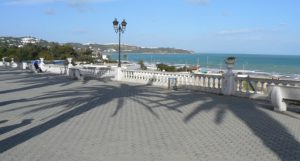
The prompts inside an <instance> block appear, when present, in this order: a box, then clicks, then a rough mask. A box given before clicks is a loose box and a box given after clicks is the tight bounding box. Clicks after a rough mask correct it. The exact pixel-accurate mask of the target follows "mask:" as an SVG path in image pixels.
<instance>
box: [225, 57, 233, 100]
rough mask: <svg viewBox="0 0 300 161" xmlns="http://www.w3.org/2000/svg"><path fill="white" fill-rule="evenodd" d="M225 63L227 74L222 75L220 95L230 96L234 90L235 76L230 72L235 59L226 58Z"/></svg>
mask: <svg viewBox="0 0 300 161" xmlns="http://www.w3.org/2000/svg"><path fill="white" fill-rule="evenodd" d="M225 63H226V65H227V72H226V73H225V74H224V78H223V81H222V93H223V94H224V95H232V94H234V92H235V89H236V82H235V75H234V73H233V72H232V69H233V67H234V64H235V58H234V57H228V58H227V59H226V60H225Z"/></svg>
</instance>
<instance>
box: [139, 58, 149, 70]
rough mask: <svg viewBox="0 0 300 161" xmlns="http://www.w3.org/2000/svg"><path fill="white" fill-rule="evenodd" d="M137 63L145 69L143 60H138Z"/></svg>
mask: <svg viewBox="0 0 300 161" xmlns="http://www.w3.org/2000/svg"><path fill="white" fill-rule="evenodd" d="M138 64H140V68H141V69H142V70H147V67H146V66H145V64H144V61H143V60H140V61H139V62H138Z"/></svg>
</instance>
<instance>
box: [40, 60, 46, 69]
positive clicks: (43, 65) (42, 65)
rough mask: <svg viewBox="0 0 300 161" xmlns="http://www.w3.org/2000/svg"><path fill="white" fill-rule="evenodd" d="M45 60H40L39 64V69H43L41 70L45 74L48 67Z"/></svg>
mask: <svg viewBox="0 0 300 161" xmlns="http://www.w3.org/2000/svg"><path fill="white" fill-rule="evenodd" d="M44 60H45V59H44V58H40V61H41V62H40V64H39V67H40V68H41V70H42V71H43V72H44V71H45V70H46V67H45V63H44Z"/></svg>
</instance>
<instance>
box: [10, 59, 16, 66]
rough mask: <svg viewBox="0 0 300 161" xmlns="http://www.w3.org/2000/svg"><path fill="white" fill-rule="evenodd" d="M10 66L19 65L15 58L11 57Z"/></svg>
mask: <svg viewBox="0 0 300 161" xmlns="http://www.w3.org/2000/svg"><path fill="white" fill-rule="evenodd" d="M10 67H12V68H16V67H18V64H17V63H15V62H14V58H11V63H10Z"/></svg>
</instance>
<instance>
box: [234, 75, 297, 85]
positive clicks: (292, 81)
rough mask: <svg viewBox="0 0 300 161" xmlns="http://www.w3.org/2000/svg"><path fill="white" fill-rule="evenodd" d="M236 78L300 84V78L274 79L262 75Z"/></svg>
mask: <svg viewBox="0 0 300 161" xmlns="http://www.w3.org/2000/svg"><path fill="white" fill-rule="evenodd" d="M236 80H246V81H256V82H268V83H274V84H299V85H300V80H292V79H280V78H277V79H274V78H262V77H250V76H248V77H238V76H237V77H236Z"/></svg>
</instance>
